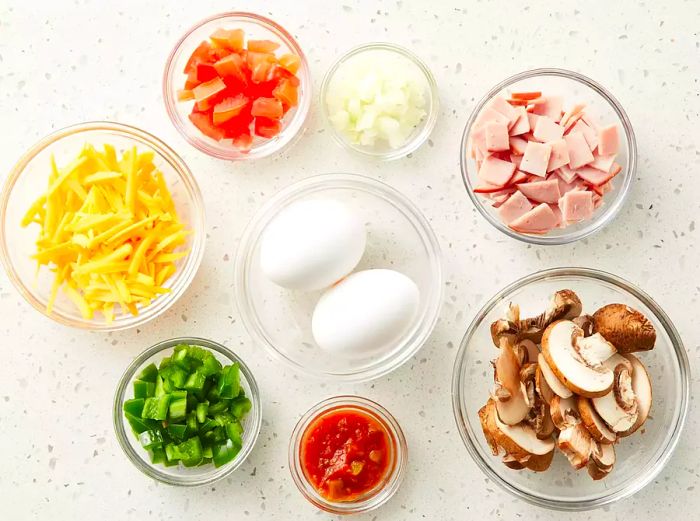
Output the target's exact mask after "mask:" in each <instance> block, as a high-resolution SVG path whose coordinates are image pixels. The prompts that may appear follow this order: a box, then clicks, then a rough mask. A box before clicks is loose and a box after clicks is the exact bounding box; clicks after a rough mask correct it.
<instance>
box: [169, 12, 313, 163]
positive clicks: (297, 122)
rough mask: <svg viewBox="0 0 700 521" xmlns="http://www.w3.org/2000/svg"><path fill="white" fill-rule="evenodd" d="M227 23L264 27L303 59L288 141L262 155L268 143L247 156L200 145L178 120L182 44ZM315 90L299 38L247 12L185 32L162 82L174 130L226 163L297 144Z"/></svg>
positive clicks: (207, 20)
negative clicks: (199, 32)
mask: <svg viewBox="0 0 700 521" xmlns="http://www.w3.org/2000/svg"><path fill="white" fill-rule="evenodd" d="M224 19H239V20H244V21H246V22H249V23H252V24H254V25H258V26H260V27H263V28H264V29H266V30H267V31H270V32H271V33H273V34H275V35H276V36H278V37H280V39H281V40H282V41H283V42H284V44H285V45H287V46H288V47H289V48H290V49H292V51H293V52H294V53H296V54H297V56H299V58H301V67H300V68H299V75H298V77H299V80H300V82H301V83H302V87H303V88H302V91H301V96H300V97H299V104H298V105H297V107H296V112H295V113H294V115H293V116H292V119H290V120H289V121H288V122H287V124H286V126H284V127H283V128H282V131H281V132H280V134H279V135H280V136H281V135H282V134H284V133H285V132H286V133H287V136H288V137H285V138H284V139H280V140H279V141H277V142H276V145H275V146H274V147H272V148H269V149H268V150H265V151H264V152H262V153H260V152H259V151H260V149H261V148H262V147H264V146H265V145H266V144H267V143H268V142H269V141H268V142H265V143H262V144H261V145H259V146H258V147H253V148H251V150H250V151H249V152H247V153H241V152H240V151H238V150H237V149H236V148H235V147H233V146H232V147H231V148H230V150H229V151H228V152H227V151H223V150H219V149H217V148H215V147H213V146H211V145H209V144H208V143H206V141H200V140H198V139H195V138H194V137H193V136H191V135H190V133H189V132H187V131H186V130H185V127H184V124H183V122H181V118H180V117H179V116H178V111H177V102H176V101H175V100H174V98H173V89H174V85H173V76H174V74H175V69H174V66H175V56H176V55H177V54H178V52H179V51H180V49H181V48H182V46H183V44H184V43H185V42H186V41H187V39H188V38H189V37H190V36H192V34H193V33H194V32H195V31H197V30H198V29H200V28H201V27H203V26H204V25H206V24H208V23H211V22H217V21H220V20H224ZM312 89H313V85H312V81H311V73H310V71H309V63H308V60H307V59H306V55H305V54H304V51H303V50H302V49H301V46H300V45H299V43H298V42H297V40H296V38H294V36H293V35H292V34H291V33H290V32H289V31H287V30H286V29H285V28H284V27H282V26H281V25H280V24H278V23H277V22H275V21H274V20H272V19H271V18H267V17H266V16H262V15H259V14H256V13H252V12H247V11H226V12H222V13H217V14H214V15H211V16H208V17H207V18H204V19H202V20H200V21H199V22H197V23H196V24H194V25H193V26H191V27H190V28H189V29H187V30H186V31H185V32H184V34H183V35H182V36H181V37H180V38H179V39H178V40H177V42H176V43H175V45H174V46H173V47H172V49H171V51H170V53H169V55H168V59H167V60H166V62H165V68H164V70H163V80H162V95H163V102H164V104H165V110H166V112H167V114H168V118H169V119H170V121H171V123H172V124H173V126H174V127H175V128H176V129H177V131H178V133H179V134H180V135H181V136H182V137H183V138H184V139H185V141H187V142H188V143H189V144H190V145H192V146H193V147H194V148H196V149H197V150H199V151H200V152H203V153H204V154H207V155H209V156H211V157H215V158H217V159H225V160H229V161H250V160H255V159H262V158H264V157H269V156H272V155H274V154H277V153H279V152H281V151H282V150H284V149H285V148H287V147H289V146H291V145H292V144H294V143H295V142H296V141H297V139H299V137H301V134H302V131H303V130H304V123H305V122H306V120H307V118H308V115H309V112H310V109H311V98H312V96H313V93H312ZM256 152H258V153H256Z"/></svg>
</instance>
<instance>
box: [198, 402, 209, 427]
mask: <svg viewBox="0 0 700 521" xmlns="http://www.w3.org/2000/svg"><path fill="white" fill-rule="evenodd" d="M195 413H196V414H197V421H198V422H199V423H204V422H205V421H207V414H209V402H199V403H198V404H197V409H196V410H195Z"/></svg>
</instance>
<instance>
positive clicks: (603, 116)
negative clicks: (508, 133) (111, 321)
mask: <svg viewBox="0 0 700 521" xmlns="http://www.w3.org/2000/svg"><path fill="white" fill-rule="evenodd" d="M533 90H536V91H541V92H542V93H543V94H545V95H547V94H556V95H562V96H564V98H565V100H564V101H565V103H566V102H572V101H575V102H577V103H578V102H583V103H585V104H586V107H587V109H590V112H588V114H590V115H591V116H592V117H594V119H596V120H597V122H599V123H602V124H612V123H615V124H616V125H618V127H619V128H621V129H622V133H621V134H620V152H619V153H618V156H617V159H616V162H617V163H619V164H620V165H622V171H621V172H620V173H619V174H618V175H617V176H615V178H614V179H613V181H612V183H613V186H614V188H613V190H612V191H611V192H609V193H607V194H605V196H604V197H603V204H602V206H600V207H599V208H598V209H596V210H595V211H594V213H593V217H592V218H591V219H588V220H585V221H582V222H580V223H576V224H571V225H569V226H567V227H566V228H555V229H554V230H552V231H551V232H549V233H548V234H546V235H532V234H531V235H529V234H524V233H519V232H516V231H515V230H513V229H511V228H510V227H508V226H507V225H506V224H504V223H503V221H501V218H500V217H499V215H498V213H497V211H496V209H495V208H493V207H492V206H491V205H490V204H489V201H488V200H487V199H485V198H483V197H481V196H480V195H479V194H476V193H474V182H475V181H476V179H477V175H476V164H475V162H474V160H473V159H472V158H471V157H469V149H468V146H469V135H470V134H471V129H472V126H473V125H474V122H475V121H476V118H477V116H478V115H479V113H480V112H481V111H482V109H483V108H484V107H485V106H486V104H487V103H488V102H489V101H491V99H493V98H494V97H495V96H497V95H499V94H503V93H504V92H506V91H533ZM459 160H460V164H461V168H462V179H463V180H464V186H465V188H466V189H467V194H468V195H469V197H470V198H471V200H472V202H473V203H474V206H476V209H477V210H479V213H481V215H483V216H484V217H485V218H486V220H487V221H488V222H489V223H491V224H492V225H493V226H494V227H495V228H497V229H498V230H500V231H501V232H503V233H505V234H506V235H509V236H510V237H513V238H514V239H518V240H520V241H524V242H527V243H530V244H545V245H549V244H554V245H557V244H567V243H570V242H574V241H578V240H580V239H583V238H585V237H588V236H589V235H591V234H593V233H595V232H597V231H598V230H600V229H601V228H603V226H605V225H606V224H608V223H609V222H610V221H612V220H613V219H614V218H615V216H616V215H617V213H618V212H619V211H620V209H621V208H622V205H623V204H624V202H625V199H626V198H627V194H628V193H629V189H630V184H631V183H632V179H633V178H634V174H635V172H636V170H637V142H636V140H635V137H634V131H633V130H632V124H631V123H630V120H629V118H628V117H627V114H626V113H625V111H624V109H623V108H622V106H621V105H620V103H619V102H618V101H617V99H615V97H614V96H613V95H612V94H611V93H610V92H608V91H607V90H606V89H605V88H604V87H603V86H602V85H600V84H599V83H597V82H595V81H593V80H592V79H590V78H588V77H586V76H584V75H583V74H579V73H577V72H573V71H568V70H565V69H534V70H530V71H525V72H521V73H520V74H516V75H515V76H511V77H510V78H506V79H505V80H503V81H502V82H500V83H499V84H498V85H496V86H494V87H493V88H492V89H491V90H489V91H488V92H487V93H486V95H485V96H484V97H483V98H482V99H481V101H479V103H478V104H477V106H476V108H475V109H474V111H473V112H472V113H471V116H469V120H468V121H467V125H466V127H465V128H464V134H463V135H462V146H461V149H460V157H459Z"/></svg>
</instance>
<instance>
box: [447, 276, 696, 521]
mask: <svg viewBox="0 0 700 521" xmlns="http://www.w3.org/2000/svg"><path fill="white" fill-rule="evenodd" d="M562 276H564V277H566V276H576V277H584V278H588V279H595V280H598V281H602V282H606V283H608V284H611V285H613V286H615V287H616V288H617V289H619V290H622V291H623V292H626V293H629V294H630V295H632V296H633V297H635V298H637V299H639V300H640V301H641V302H642V303H643V304H644V305H645V306H646V307H648V308H649V310H651V312H652V313H653V314H654V316H655V318H656V319H657V320H658V321H659V322H660V323H661V325H662V327H663V329H664V331H665V332H666V334H667V335H668V336H669V338H670V341H671V348H672V353H673V354H674V357H675V360H676V363H677V364H678V369H679V372H680V381H679V382H678V385H679V387H680V389H681V399H680V400H681V402H680V407H679V413H678V417H677V418H676V422H675V425H673V426H670V427H669V428H670V429H672V435H671V437H670V439H669V442H668V444H667V445H666V447H665V448H664V450H663V453H662V454H661V456H660V458H659V459H658V460H656V462H655V465H654V467H653V468H652V469H651V470H650V471H649V472H648V473H647V474H646V475H643V476H641V477H640V476H638V477H637V478H635V479H634V480H631V481H630V482H629V483H627V484H625V485H624V486H623V487H622V488H621V489H620V490H618V491H616V492H612V493H606V494H604V495H602V496H600V497H598V498H591V499H587V500H571V501H564V500H558V499H545V498H542V497H539V496H536V495H533V494H530V493H527V492H524V491H522V490H520V488H519V487H517V486H516V485H512V484H510V483H508V482H507V481H505V480H504V479H503V478H501V477H500V476H499V475H498V474H497V473H496V472H495V471H494V470H493V469H492V463H491V462H489V461H486V460H484V458H482V456H481V454H480V452H479V450H478V449H477V448H476V444H477V442H476V441H474V440H473V438H474V437H476V436H478V434H479V433H473V432H472V430H471V428H470V427H469V425H470V424H469V421H468V419H467V415H466V414H465V413H464V411H463V410H462V396H463V393H464V389H463V387H464V383H463V382H462V374H463V373H464V370H463V369H464V364H465V363H466V359H467V357H466V353H467V347H468V345H469V342H470V340H471V338H472V336H473V335H474V333H475V331H476V330H477V328H478V327H479V326H480V325H481V323H482V321H483V320H484V318H485V317H486V315H487V314H488V313H489V312H491V311H492V310H493V308H494V307H495V306H496V305H498V304H499V303H500V302H502V301H503V297H504V295H507V294H510V293H512V292H513V291H516V290H519V289H522V288H524V287H526V286H528V285H529V284H531V283H533V282H539V281H541V280H546V279H548V278H556V277H562ZM689 401H690V363H689V361H688V355H687V353H686V351H685V348H684V347H683V341H682V340H681V337H680V334H679V333H678V330H677V329H676V327H675V326H674V325H673V322H671V319H670V318H669V316H668V315H667V314H666V312H665V311H664V310H663V309H662V308H661V306H659V305H658V304H657V303H656V301H654V300H653V299H652V298H651V297H650V296H649V295H648V294H647V293H646V292H644V291H643V290H641V289H640V288H638V287H637V286H636V285H635V284H633V283H631V282H629V281H627V280H625V279H623V278H622V277H618V276H617V275H613V274H612V273H608V272H606V271H602V270H597V269H592V268H582V267H575V266H571V267H561V268H549V269H545V270H541V271H537V272H534V273H532V274H530V275H526V276H524V277H521V278H519V279H517V280H515V281H514V282H512V283H510V284H508V285H507V286H505V287H504V288H502V289H500V290H499V291H498V292H496V294H495V295H494V296H493V297H491V298H490V299H489V300H488V301H487V302H486V303H484V305H483V306H482V307H481V308H480V309H479V311H478V312H477V314H476V315H475V316H474V319H473V320H472V321H471V323H470V324H469V327H468V328H467V330H466V332H465V334H464V337H463V338H462V341H461V343H460V346H459V350H458V351H457V356H456V359H455V363H454V368H453V372H452V411H453V415H454V419H455V423H456V424H457V429H458V431H459V434H460V437H461V438H462V441H463V443H464V445H465V447H466V448H467V452H469V455H470V456H471V457H472V459H473V460H474V462H475V463H476V464H477V466H478V467H479V468H480V469H481V471H482V472H483V473H484V474H485V475H486V477H488V478H489V479H490V480H491V481H493V482H494V483H496V484H497V485H498V486H499V487H501V488H502V489H503V490H505V491H506V492H508V493H510V494H511V495H513V496H514V497H516V498H518V499H521V500H523V501H526V502H527V503H530V504H532V505H536V506H539V507H543V508H548V509H550V510H559V511H570V512H573V511H584V510H592V509H595V508H600V507H603V506H605V505H609V504H611V503H614V502H616V501H619V500H621V499H625V498H628V497H630V496H632V495H633V494H636V493H637V492H639V491H640V490H641V489H642V488H644V487H645V486H646V485H648V484H649V483H650V482H651V481H653V480H654V478H656V476H658V475H659V473H660V472H661V471H662V470H663V468H664V467H665V466H666V464H667V463H668V460H669V459H670V458H671V455H672V454H673V452H674V451H675V449H676V446H677V445H678V442H679V441H680V436H681V433H682V431H683V427H684V425H685V422H686V420H687V416H688V409H689Z"/></svg>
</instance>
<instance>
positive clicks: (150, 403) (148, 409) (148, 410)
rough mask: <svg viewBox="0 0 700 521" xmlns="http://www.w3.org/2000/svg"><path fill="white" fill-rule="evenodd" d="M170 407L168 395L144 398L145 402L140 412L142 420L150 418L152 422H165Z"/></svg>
mask: <svg viewBox="0 0 700 521" xmlns="http://www.w3.org/2000/svg"><path fill="white" fill-rule="evenodd" d="M169 405H170V395H169V394H164V395H163V396H159V397H158V398H156V397H151V398H146V402H145V403H144V406H143V411H142V412H141V417H142V418H151V419H153V420H165V419H166V418H167V417H168V406H169Z"/></svg>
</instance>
